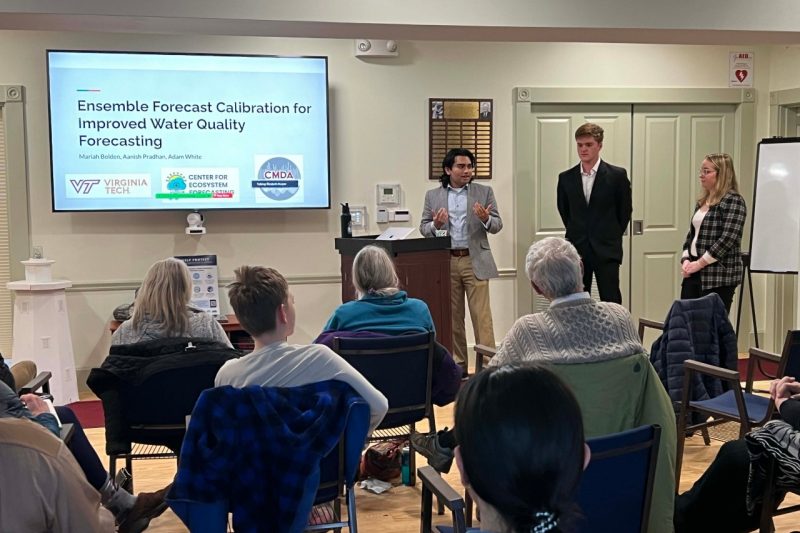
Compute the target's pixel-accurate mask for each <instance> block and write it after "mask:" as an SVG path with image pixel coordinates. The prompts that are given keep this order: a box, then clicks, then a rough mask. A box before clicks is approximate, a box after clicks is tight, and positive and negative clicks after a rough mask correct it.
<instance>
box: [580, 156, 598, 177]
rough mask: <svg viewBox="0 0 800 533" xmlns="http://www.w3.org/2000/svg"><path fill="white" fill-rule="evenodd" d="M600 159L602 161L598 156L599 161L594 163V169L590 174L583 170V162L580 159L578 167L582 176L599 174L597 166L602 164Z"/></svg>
mask: <svg viewBox="0 0 800 533" xmlns="http://www.w3.org/2000/svg"><path fill="white" fill-rule="evenodd" d="M600 161H602V159H601V158H599V157H598V158H597V163H595V164H594V166H593V167H592V170H591V171H590V172H589V173H588V174H585V173H584V172H583V163H581V162H580V161H578V167H579V168H580V170H581V176H594V175H595V174H597V167H599V166H600Z"/></svg>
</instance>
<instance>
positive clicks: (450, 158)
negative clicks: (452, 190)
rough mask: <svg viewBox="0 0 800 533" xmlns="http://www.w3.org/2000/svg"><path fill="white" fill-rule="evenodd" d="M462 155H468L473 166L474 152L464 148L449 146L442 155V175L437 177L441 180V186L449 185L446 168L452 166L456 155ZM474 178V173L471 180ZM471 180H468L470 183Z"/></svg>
mask: <svg viewBox="0 0 800 533" xmlns="http://www.w3.org/2000/svg"><path fill="white" fill-rule="evenodd" d="M460 155H463V156H464V157H469V160H470V162H471V163H472V166H473V167H475V154H473V153H472V152H470V151H469V150H467V149H466V148H451V149H450V150H449V151H448V152H447V154H446V155H445V156H444V159H443V160H442V175H441V177H439V181H441V182H442V187H447V186H448V185H450V176H448V175H447V171H446V170H445V169H447V168H453V165H454V164H455V162H456V157H458V156H460ZM474 179H475V174H473V175H472V180H474ZM472 180H469V181H470V183H472Z"/></svg>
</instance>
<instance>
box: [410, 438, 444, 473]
mask: <svg viewBox="0 0 800 533" xmlns="http://www.w3.org/2000/svg"><path fill="white" fill-rule="evenodd" d="M410 440H411V446H412V447H413V448H414V449H415V450H416V451H417V452H419V453H420V454H421V455H422V456H424V457H425V458H426V459H428V464H429V465H431V466H432V467H433V468H434V470H436V471H437V472H439V473H443V474H446V473H447V472H450V467H451V466H453V450H452V449H450V448H445V447H443V446H441V445H440V444H439V435H438V434H437V433H427V434H426V433H413V434H412V435H411V438H410Z"/></svg>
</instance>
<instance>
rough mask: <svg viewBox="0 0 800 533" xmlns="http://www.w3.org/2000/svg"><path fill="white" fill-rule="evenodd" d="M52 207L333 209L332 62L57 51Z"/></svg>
mask: <svg viewBox="0 0 800 533" xmlns="http://www.w3.org/2000/svg"><path fill="white" fill-rule="evenodd" d="M48 74H49V104H50V149H51V169H52V185H53V210H54V211H115V210H162V209H179V210H192V209H200V210H206V209H286V208H329V207H330V183H329V154H328V68H327V58H325V57H266V56H220V55H185V54H150V53H111V52H102V53H100V52H74V51H52V50H51V51H48Z"/></svg>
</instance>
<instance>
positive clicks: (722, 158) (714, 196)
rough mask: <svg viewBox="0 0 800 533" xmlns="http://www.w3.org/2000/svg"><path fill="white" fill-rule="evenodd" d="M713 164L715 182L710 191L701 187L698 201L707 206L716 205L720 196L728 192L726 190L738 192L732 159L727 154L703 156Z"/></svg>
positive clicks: (720, 198)
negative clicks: (715, 176) (715, 175)
mask: <svg viewBox="0 0 800 533" xmlns="http://www.w3.org/2000/svg"><path fill="white" fill-rule="evenodd" d="M703 160H704V161H705V160H707V161H708V162H709V163H711V164H712V165H713V166H714V169H715V170H716V171H717V183H715V184H714V188H713V189H711V190H710V191H707V190H705V189H703V193H702V194H701V195H700V199H699V200H698V203H699V204H700V205H703V204H706V203H707V204H708V205H709V206H712V205H717V204H718V203H719V202H720V200H722V197H723V196H725V195H726V194H728V191H733V192H736V193H738V192H739V186H738V185H737V183H736V170H734V168H733V159H731V156H729V155H728V154H708V155H707V156H705V157H704V158H703Z"/></svg>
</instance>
